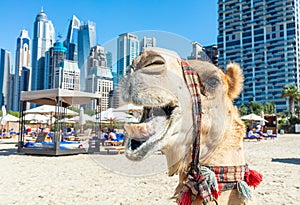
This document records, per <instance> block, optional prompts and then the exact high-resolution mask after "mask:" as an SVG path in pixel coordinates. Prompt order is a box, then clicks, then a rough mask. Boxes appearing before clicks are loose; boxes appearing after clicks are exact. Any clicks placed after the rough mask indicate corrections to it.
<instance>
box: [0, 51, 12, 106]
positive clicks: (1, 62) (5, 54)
mask: <svg viewBox="0 0 300 205" xmlns="http://www.w3.org/2000/svg"><path fill="white" fill-rule="evenodd" d="M11 73H12V59H11V52H9V51H8V50H5V49H1V50H0V91H1V95H0V105H1V106H2V105H5V106H6V108H7V110H10V109H11V108H10V105H11V102H10V100H11V98H10V95H9V94H10V88H11V83H12V82H11V81H10V80H9V79H10V74H11Z"/></svg>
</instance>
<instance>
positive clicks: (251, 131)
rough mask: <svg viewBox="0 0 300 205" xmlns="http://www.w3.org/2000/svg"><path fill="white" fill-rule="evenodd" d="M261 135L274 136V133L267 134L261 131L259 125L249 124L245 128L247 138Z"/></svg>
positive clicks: (259, 137)
mask: <svg viewBox="0 0 300 205" xmlns="http://www.w3.org/2000/svg"><path fill="white" fill-rule="evenodd" d="M262 137H265V138H266V137H270V138H275V137H276V135H268V134H265V133H263V131H262V127H261V125H257V126H256V127H255V126H251V127H248V129H247V137H246V138H249V139H261V138H262Z"/></svg>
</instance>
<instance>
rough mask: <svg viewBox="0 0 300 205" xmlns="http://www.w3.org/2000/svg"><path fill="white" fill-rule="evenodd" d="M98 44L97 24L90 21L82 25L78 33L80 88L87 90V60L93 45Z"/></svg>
mask: <svg viewBox="0 0 300 205" xmlns="http://www.w3.org/2000/svg"><path fill="white" fill-rule="evenodd" d="M94 46H96V24H95V23H93V22H91V21H88V22H87V23H86V24H84V25H81V26H80V30H79V33H78V67H79V69H80V90H81V91H85V90H86V89H85V88H86V87H85V85H86V77H87V75H88V71H87V61H88V58H89V55H90V50H91V48H92V47H94Z"/></svg>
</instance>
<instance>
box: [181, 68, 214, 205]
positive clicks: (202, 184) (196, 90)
mask: <svg viewBox="0 0 300 205" xmlns="http://www.w3.org/2000/svg"><path fill="white" fill-rule="evenodd" d="M181 66H182V70H183V76H184V79H185V83H186V85H187V87H188V89H189V92H190V95H191V98H192V107H193V127H194V133H193V137H194V142H193V150H192V163H191V167H190V170H189V171H188V176H187V181H186V184H185V185H186V187H188V189H189V190H190V191H191V194H192V195H193V196H192V198H193V199H194V198H195V197H200V198H201V200H202V203H203V204H207V203H208V202H209V201H214V200H215V199H214V197H213V194H212V191H211V190H212V188H211V185H209V184H208V181H207V179H206V178H205V177H204V175H203V174H202V173H201V170H200V167H199V155H200V136H201V114H202V113H201V112H202V111H201V81H200V77H199V75H198V73H197V72H196V71H195V70H194V69H193V68H191V67H190V66H189V64H188V63H187V62H182V63H181Z"/></svg>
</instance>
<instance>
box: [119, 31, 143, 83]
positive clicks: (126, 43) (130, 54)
mask: <svg viewBox="0 0 300 205" xmlns="http://www.w3.org/2000/svg"><path fill="white" fill-rule="evenodd" d="M117 49H118V51H117V58H118V59H117V79H116V86H117V87H119V84H120V80H121V79H122V78H123V77H124V75H126V68H127V67H128V66H129V65H130V64H131V62H132V60H133V59H134V58H135V57H136V56H138V55H139V53H140V46H139V40H138V37H137V36H136V35H134V34H131V33H124V34H121V35H119V38H118V45H117Z"/></svg>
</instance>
